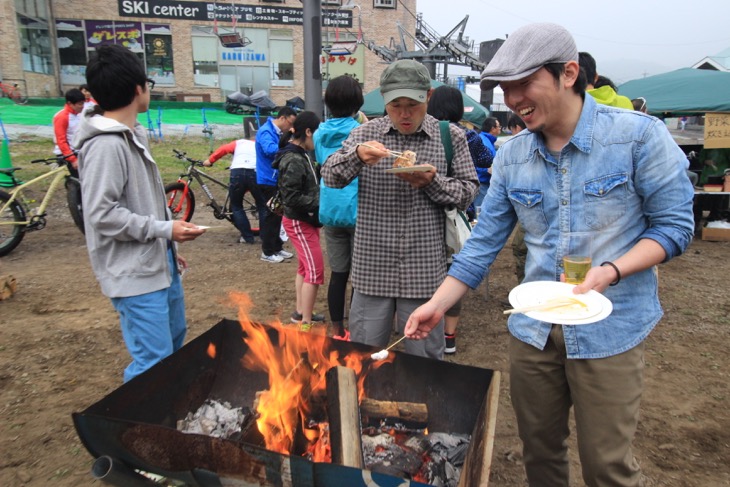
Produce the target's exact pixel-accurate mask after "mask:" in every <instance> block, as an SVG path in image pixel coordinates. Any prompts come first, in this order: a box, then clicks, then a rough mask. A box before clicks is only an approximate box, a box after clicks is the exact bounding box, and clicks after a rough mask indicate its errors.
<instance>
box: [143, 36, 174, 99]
mask: <svg viewBox="0 0 730 487" xmlns="http://www.w3.org/2000/svg"><path fill="white" fill-rule="evenodd" d="M144 44H145V60H146V63H147V76H149V77H150V78H151V79H153V80H154V81H155V83H156V84H157V85H168V86H169V85H174V84H175V70H174V66H173V62H172V36H171V35H164V34H150V33H145V35H144Z"/></svg>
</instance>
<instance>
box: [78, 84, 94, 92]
mask: <svg viewBox="0 0 730 487" xmlns="http://www.w3.org/2000/svg"><path fill="white" fill-rule="evenodd" d="M79 89H80V90H89V85H87V84H86V83H84V84H83V85H81V86H79ZM89 91H91V90H89Z"/></svg>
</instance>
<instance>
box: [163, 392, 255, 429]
mask: <svg viewBox="0 0 730 487" xmlns="http://www.w3.org/2000/svg"><path fill="white" fill-rule="evenodd" d="M245 419H246V414H245V413H244V412H243V409H242V408H234V407H231V405H230V404H229V403H228V402H222V403H221V402H219V401H216V400H213V399H206V400H205V402H204V403H203V405H202V406H200V407H199V408H198V410H197V411H195V413H188V414H187V416H185V419H181V420H179V421H178V422H177V429H178V430H179V431H182V432H183V433H197V434H201V435H208V436H214V437H216V438H230V437H231V436H233V435H234V434H236V433H240V432H241V425H242V424H243V422H244V420H245Z"/></svg>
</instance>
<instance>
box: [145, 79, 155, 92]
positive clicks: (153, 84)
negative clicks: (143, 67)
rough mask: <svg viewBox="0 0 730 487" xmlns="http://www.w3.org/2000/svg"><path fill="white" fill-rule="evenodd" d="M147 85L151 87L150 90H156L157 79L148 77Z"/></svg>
mask: <svg viewBox="0 0 730 487" xmlns="http://www.w3.org/2000/svg"><path fill="white" fill-rule="evenodd" d="M147 86H148V87H149V89H150V90H154V89H155V80H153V79H150V78H147Z"/></svg>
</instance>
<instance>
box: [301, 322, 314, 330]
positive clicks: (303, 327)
mask: <svg viewBox="0 0 730 487" xmlns="http://www.w3.org/2000/svg"><path fill="white" fill-rule="evenodd" d="M299 331H312V324H311V323H299Z"/></svg>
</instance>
